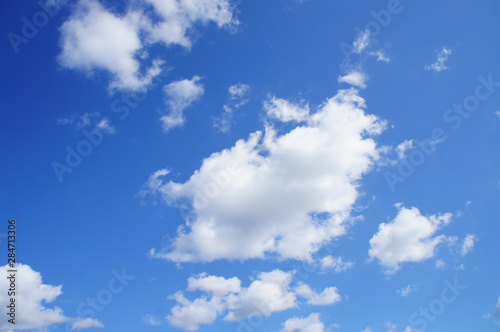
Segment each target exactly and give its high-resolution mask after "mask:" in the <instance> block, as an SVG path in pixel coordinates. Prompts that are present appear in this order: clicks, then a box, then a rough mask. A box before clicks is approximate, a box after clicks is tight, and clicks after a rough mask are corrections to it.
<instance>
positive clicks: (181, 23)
mask: <svg viewBox="0 0 500 332" xmlns="http://www.w3.org/2000/svg"><path fill="white" fill-rule="evenodd" d="M145 2H148V3H150V4H152V5H153V7H154V9H155V12H156V14H158V15H160V16H161V18H162V20H161V21H160V22H158V23H155V24H153V25H152V26H151V28H150V31H149V32H150V38H151V40H152V41H153V42H162V43H163V44H165V45H166V46H171V45H181V46H184V47H186V48H191V46H192V43H193V40H192V39H193V38H192V36H191V33H192V31H193V29H194V27H195V24H196V23H201V24H208V23H210V22H214V23H216V24H217V26H218V27H219V28H223V27H229V28H231V27H234V26H235V25H237V24H238V20H237V19H236V18H235V17H233V12H232V10H233V8H232V6H231V4H230V2H229V1H228V0H194V1H193V0H178V1H164V0H146V1H145Z"/></svg>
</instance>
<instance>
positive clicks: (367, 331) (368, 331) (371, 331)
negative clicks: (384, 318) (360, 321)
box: [361, 327, 373, 332]
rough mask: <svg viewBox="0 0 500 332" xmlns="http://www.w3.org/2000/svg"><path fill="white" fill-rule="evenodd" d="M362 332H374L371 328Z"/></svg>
mask: <svg viewBox="0 0 500 332" xmlns="http://www.w3.org/2000/svg"><path fill="white" fill-rule="evenodd" d="M361 332H373V330H372V329H371V327H367V328H365V329H364V330H363V331H361Z"/></svg>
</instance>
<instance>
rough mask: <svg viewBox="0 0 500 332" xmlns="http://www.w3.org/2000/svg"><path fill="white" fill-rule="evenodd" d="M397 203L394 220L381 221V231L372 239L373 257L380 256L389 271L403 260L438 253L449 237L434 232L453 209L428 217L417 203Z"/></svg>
mask: <svg viewBox="0 0 500 332" xmlns="http://www.w3.org/2000/svg"><path fill="white" fill-rule="evenodd" d="M397 206H398V207H399V208H400V210H399V212H398V215H397V216H396V217H395V218H394V219H393V220H392V221H391V222H388V223H382V224H380V225H379V229H378V232H377V233H376V234H375V235H373V237H372V238H371V239H370V250H369V255H370V257H371V258H373V259H375V258H376V259H378V261H379V262H380V264H381V265H382V266H384V267H385V268H386V272H388V273H394V272H396V271H397V270H399V268H400V264H401V263H404V262H421V261H424V260H426V259H429V258H432V257H434V249H435V248H436V246H437V245H438V244H439V243H441V242H442V241H443V240H445V238H446V237H445V236H444V235H439V236H434V235H435V233H436V232H437V231H438V229H439V228H440V227H442V226H446V225H447V224H449V223H450V222H451V218H452V214H451V213H444V214H438V215H432V216H430V217H425V216H423V215H422V214H421V213H420V211H419V210H418V209H417V208H415V207H412V208H406V207H403V206H401V205H400V204H397Z"/></svg>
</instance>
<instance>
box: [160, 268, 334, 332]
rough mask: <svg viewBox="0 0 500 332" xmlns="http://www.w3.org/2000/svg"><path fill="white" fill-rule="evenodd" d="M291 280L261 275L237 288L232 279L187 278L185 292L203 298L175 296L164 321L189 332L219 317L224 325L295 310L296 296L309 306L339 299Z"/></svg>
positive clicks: (279, 274)
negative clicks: (192, 298) (174, 302)
mask: <svg viewBox="0 0 500 332" xmlns="http://www.w3.org/2000/svg"><path fill="white" fill-rule="evenodd" d="M292 279H293V273H292V272H284V271H281V270H274V271H271V272H261V273H259V274H258V276H257V278H256V280H254V281H253V282H252V283H251V284H250V285H249V286H248V287H241V281H240V280H239V279H238V278H236V277H233V278H229V279H225V278H223V277H217V276H209V275H206V274H201V275H199V276H197V277H191V278H189V279H188V287H187V288H186V291H190V292H194V291H202V292H203V293H204V294H203V295H202V296H201V297H199V298H196V299H194V300H189V299H187V298H186V297H185V295H184V292H177V293H176V294H174V295H173V296H171V297H170V298H171V299H174V300H175V301H176V302H177V304H176V305H175V306H174V307H173V308H172V310H171V312H170V314H169V315H167V317H166V318H167V320H168V321H169V322H170V323H171V324H172V325H174V326H177V327H181V328H184V329H186V330H189V331H193V330H197V329H198V328H199V327H200V325H201V324H212V323H213V322H214V321H215V320H216V319H217V317H219V316H222V315H224V320H225V321H236V320H240V319H245V318H249V317H253V316H269V315H271V314H272V313H275V312H281V311H285V310H288V309H291V308H296V307H298V301H297V296H301V297H303V298H305V299H306V300H307V302H308V303H309V304H311V305H328V304H334V303H336V302H338V301H340V299H341V297H340V295H338V294H337V288H336V287H327V288H325V289H324V290H323V291H322V292H321V293H320V294H318V293H316V292H314V291H313V290H311V288H310V287H309V286H307V285H306V284H304V283H301V282H300V283H298V284H297V285H296V287H292V285H291V284H292Z"/></svg>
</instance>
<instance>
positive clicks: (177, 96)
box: [160, 75, 205, 132]
mask: <svg viewBox="0 0 500 332" xmlns="http://www.w3.org/2000/svg"><path fill="white" fill-rule="evenodd" d="M200 80H201V77H199V76H196V75H195V76H193V77H192V78H191V79H190V80H188V79H183V80H180V81H176V82H172V83H170V84H167V85H165V87H164V88H163V90H164V92H165V98H166V104H167V107H168V109H169V111H170V112H169V113H168V114H166V115H163V116H162V117H161V118H160V121H161V122H162V126H163V130H164V131H165V132H168V131H169V130H171V129H172V128H175V127H180V126H182V125H184V123H185V122H186V118H185V116H184V111H185V110H186V109H187V108H189V107H191V106H192V105H193V103H194V102H196V101H197V100H198V99H200V98H201V96H203V94H204V93H205V90H204V88H203V84H202V83H201V82H200Z"/></svg>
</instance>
